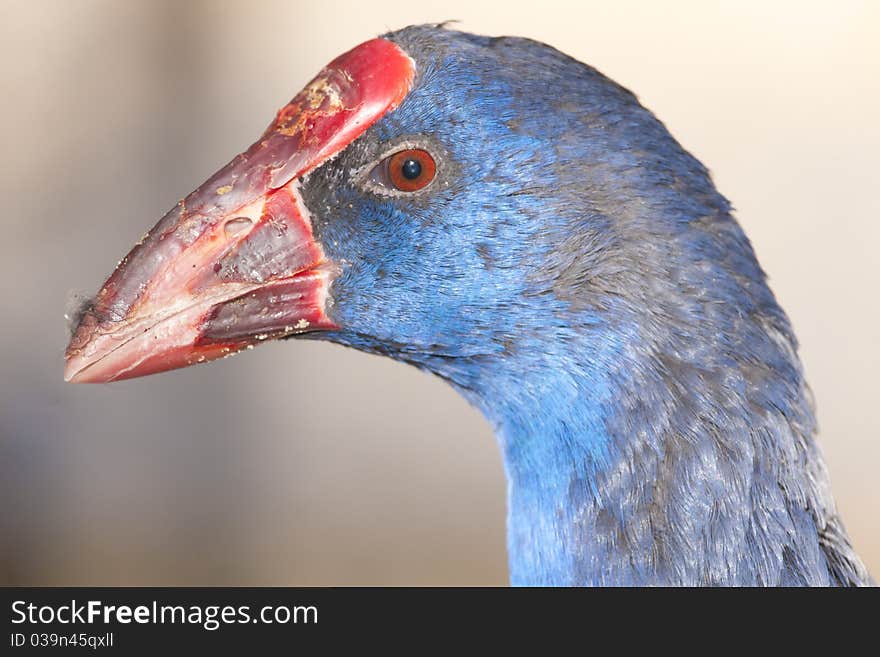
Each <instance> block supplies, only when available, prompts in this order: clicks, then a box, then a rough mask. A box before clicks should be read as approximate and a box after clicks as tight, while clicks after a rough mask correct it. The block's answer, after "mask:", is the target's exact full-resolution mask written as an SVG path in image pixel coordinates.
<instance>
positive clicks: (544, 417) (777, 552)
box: [435, 319, 833, 585]
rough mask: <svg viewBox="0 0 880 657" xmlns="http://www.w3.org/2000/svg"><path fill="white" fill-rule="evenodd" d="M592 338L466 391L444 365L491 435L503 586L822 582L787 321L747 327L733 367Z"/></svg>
mask: <svg viewBox="0 0 880 657" xmlns="http://www.w3.org/2000/svg"><path fill="white" fill-rule="evenodd" d="M603 330H605V329H604V328H602V327H598V326H593V327H592V333H590V332H589V331H583V330H581V331H580V332H579V334H580V335H582V336H586V339H584V340H582V341H579V342H578V341H574V342H573V341H572V340H570V339H564V337H563V336H555V337H554V339H550V340H547V341H546V342H545V344H544V346H543V348H542V349H535V350H532V351H531V354H532V356H531V357H529V358H524V357H522V356H520V357H519V358H510V357H509V358H506V359H499V363H503V365H499V367H498V368H497V369H494V370H493V367H492V366H491V365H488V364H487V363H486V362H485V361H484V362H483V363H481V366H480V368H479V371H480V375H479V377H476V378H473V377H472V378H470V379H469V380H468V379H466V378H465V377H461V376H458V374H459V373H456V372H454V371H451V370H450V369H449V368H450V367H451V366H450V365H449V364H448V361H447V363H446V365H445V366H444V367H445V368H446V374H447V375H449V377H448V378H450V379H451V380H452V381H453V383H454V384H455V385H456V386H457V387H458V388H459V389H460V390H461V391H462V392H463V393H464V394H465V396H466V397H468V398H470V399H471V401H473V402H474V403H475V404H476V405H478V406H479V407H480V408H481V409H482V410H483V412H484V414H485V415H486V416H487V418H488V419H489V420H490V421H491V422H492V423H493V425H494V426H495V429H496V433H497V436H498V439H499V443H500V446H501V450H502V453H503V458H504V464H505V470H506V475H507V481H508V550H509V559H510V570H511V581H512V583H513V584H517V585H600V584H601V585H645V584H690V585H694V584H707V583H709V584H780V583H787V584H795V583H800V584H805V583H806V584H827V582H828V577H829V575H828V568H827V565H826V557H825V554H824V553H823V551H822V547H821V545H820V542H819V540H818V535H819V533H820V532H819V530H818V529H817V519H818V520H819V521H821V522H824V521H823V520H821V519H822V518H823V517H828V516H830V515H831V514H833V503H832V502H831V500H830V497H829V496H828V493H827V489H825V487H824V486H825V472H824V469H823V466H822V462H821V458H820V457H819V454H818V452H817V450H816V447H815V444H814V443H813V441H812V433H813V429H814V425H813V416H812V409H811V406H810V403H809V401H808V393H807V391H806V387H805V384H804V382H803V378H802V374H801V368H800V365H799V363H798V361H797V357H796V355H795V351H794V348H793V346H792V343H791V342H790V334H788V333H787V331H788V328H787V324H785V323H783V324H782V325H780V326H779V327H774V326H773V325H772V322H765V321H764V320H761V319H756V320H754V325H753V326H750V327H748V328H742V329H741V330H743V331H745V336H744V337H745V338H746V339H747V344H748V353H743V354H742V356H743V358H742V359H741V360H740V359H738V358H737V359H730V358H726V359H721V358H716V359H712V358H707V357H706V353H707V352H711V351H712V350H716V351H717V345H715V344H714V343H713V342H712V341H710V340H709V339H708V338H706V344H702V345H701V344H697V343H696V341H698V340H699V338H696V337H694V338H693V341H692V342H690V343H688V344H687V345H686V346H687V349H685V348H684V347H685V344H684V343H682V344H675V345H673V344H671V343H665V344H659V343H654V344H651V343H650V342H648V341H646V340H643V339H641V338H642V337H643V336H640V335H639V334H638V327H637V326H636V325H633V327H632V330H631V331H628V330H627V329H626V324H625V322H621V323H618V324H617V325H616V326H615V327H614V336H613V338H612V336H609V335H604V336H600V335H598V334H597V333H596V332H597V331H603ZM512 364H513V365H512ZM435 371H436V369H435Z"/></svg>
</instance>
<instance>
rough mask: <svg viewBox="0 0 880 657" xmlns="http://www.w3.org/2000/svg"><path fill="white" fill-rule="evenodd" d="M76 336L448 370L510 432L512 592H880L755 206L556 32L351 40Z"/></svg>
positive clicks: (81, 350)
mask: <svg viewBox="0 0 880 657" xmlns="http://www.w3.org/2000/svg"><path fill="white" fill-rule="evenodd" d="M74 325H75V329H74V331H73V334H72V337H71V339H70V343H69V345H68V347H67V351H66V354H65V358H66V368H65V379H66V380H68V381H71V382H87V383H100V382H109V381H116V380H121V379H128V378H132V377H137V376H142V375H146V374H153V373H158V372H163V371H166V370H170V369H174V368H178V367H185V366H188V365H192V364H195V363H201V362H205V361H209V360H214V359H217V358H221V357H225V356H228V355H231V354H234V353H237V352H239V351H242V350H245V349H250V348H252V347H254V346H255V345H258V344H261V343H263V342H265V341H268V340H275V339H287V338H308V339H321V340H328V341H331V342H334V343H338V344H340V345H344V346H347V347H352V348H355V349H358V350H362V351H365V352H369V353H373V354H379V355H383V356H387V357H390V358H392V359H396V360H398V361H402V362H405V363H408V364H411V365H413V366H415V367H417V368H419V369H421V370H424V371H426V372H429V373H431V374H433V375H436V376H438V377H441V378H442V379H443V380H445V381H446V382H448V383H449V384H450V385H451V386H453V388H455V389H456V390H457V391H458V392H459V393H460V394H461V395H462V396H463V397H464V398H465V399H466V400H467V401H468V402H470V403H471V404H472V405H474V406H475V407H476V408H477V409H479V410H480V411H481V412H482V414H483V415H484V416H485V418H486V419H487V421H488V422H489V423H490V424H491V426H492V427H493V429H494V432H495V435H496V436H497V441H498V445H499V448H500V452H501V455H502V459H503V464H504V470H505V475H506V480H507V508H508V513H507V551H508V560H509V571H510V583H511V584H513V585H518V586H858V585H870V584H873V580H872V579H871V577H870V575H869V573H868V572H867V570H866V568H865V566H864V564H863V562H862V561H861V559H860V558H859V556H858V554H857V553H856V552H855V550H854V548H853V547H852V544H851V541H850V539H849V538H848V536H847V533H846V530H845V529H844V526H843V524H842V521H841V518H840V515H839V513H838V511H837V510H836V508H835V504H834V500H833V497H832V494H831V490H830V486H829V478H828V473H827V469H826V466H825V464H824V462H823V459H822V455H821V452H820V448H819V445H818V444H817V441H816V433H817V427H816V420H815V413H814V402H813V399H812V395H811V392H810V389H809V387H808V385H807V382H806V380H805V376H804V371H803V367H802V365H801V362H800V361H799V357H798V354H797V347H798V345H797V340H796V338H795V335H794V333H793V330H792V326H791V323H790V322H789V320H788V318H787V316H786V315H785V313H784V312H783V310H782V309H781V307H780V305H779V304H778V302H777V300H776V298H775V297H774V294H773V292H772V291H771V289H770V287H769V286H768V282H767V276H766V274H765V272H764V271H763V270H762V268H761V266H760V265H759V264H758V261H757V259H756V256H755V253H754V250H753V248H752V246H751V244H750V242H749V240H748V238H747V237H746V235H745V234H744V232H743V230H742V228H741V227H740V225H739V223H738V222H737V220H736V218H735V217H734V213H733V209H732V206H731V203H730V202H729V201H728V200H727V199H726V198H725V197H724V196H723V195H722V194H721V193H720V192H719V191H718V190H717V189H716V187H715V184H714V182H713V181H712V178H711V176H710V173H709V171H708V170H707V168H706V167H705V166H704V165H703V164H702V163H701V162H700V161H698V160H697V159H696V158H695V157H694V156H693V155H691V154H690V153H689V152H688V151H687V150H685V149H684V148H683V147H682V146H681V145H680V144H679V143H678V142H677V141H676V139H675V138H674V137H673V136H672V135H671V134H670V132H669V130H668V129H667V128H666V127H665V126H664V124H663V123H662V122H661V121H660V120H658V119H657V118H656V117H655V116H654V114H652V113H651V112H650V111H649V110H648V109H646V108H645V107H644V106H643V105H642V104H641V103H640V102H639V100H638V99H637V97H636V96H635V95H634V94H633V93H632V92H630V91H629V90H627V89H626V88H624V87H622V86H620V85H619V84H617V83H615V82H614V81H612V80H611V79H609V78H608V77H606V76H604V75H603V74H602V73H600V72H599V71H597V70H596V69H594V68H592V67H590V66H589V65H587V64H584V63H581V62H579V61H578V60H576V59H574V58H572V57H569V56H567V55H565V54H563V53H562V52H560V51H559V50H556V49H555V48H553V47H551V46H549V45H546V44H543V43H540V42H538V41H534V40H530V39H526V38H521V37H488V36H480V35H474V34H470V33H467V32H463V31H458V30H455V29H450V27H449V26H448V25H434V24H431V25H414V26H409V27H406V28H403V29H400V30H397V31H393V32H389V33H387V34H384V35H382V36H380V37H377V38H373V39H371V40H369V41H366V42H365V43H363V44H361V45H359V46H357V47H355V48H354V49H352V50H350V51H348V52H346V53H344V54H343V55H340V56H339V57H337V58H336V59H335V60H333V61H332V62H331V63H330V64H328V65H327V66H326V67H325V68H324V69H322V70H321V71H320V72H319V73H318V75H317V76H316V77H315V78H314V79H313V80H312V81H311V82H310V83H309V84H308V85H307V86H306V87H305V88H304V89H303V90H302V91H301V92H299V93H298V94H297V95H296V96H295V97H294V98H293V100H291V101H290V102H289V103H288V104H287V105H285V106H284V107H282V108H281V109H280V110H279V111H278V113H277V114H276V116H275V118H274V120H273V121H272V123H271V124H270V126H269V127H268V128H267V129H266V131H265V132H264V133H263V134H262V135H261V137H260V138H259V139H258V140H257V141H256V142H255V143H254V144H253V145H252V146H251V147H250V148H249V149H248V150H246V151H244V152H243V153H241V154H240V155H238V156H236V157H235V158H234V159H233V160H232V161H231V162H230V163H229V164H227V165H226V166H225V167H223V168H222V169H221V170H220V171H218V172H217V173H216V174H214V175H213V176H212V177H211V178H209V179H208V180H207V181H206V182H205V183H204V184H203V185H201V186H200V187H199V188H198V189H196V190H195V191H194V192H192V193H191V194H190V195H189V196H187V197H186V198H185V199H183V200H182V201H180V202H179V203H178V204H176V205H175V206H174V207H173V208H172V209H171V210H170V211H169V212H168V213H167V214H166V215H165V216H164V217H163V218H162V219H161V220H160V221H159V222H158V223H157V224H156V226H155V227H154V228H153V229H152V230H150V231H149V232H148V233H147V234H146V235H145V236H144V237H143V238H142V239H141V240H140V241H139V242H138V243H137V244H136V245H135V247H134V248H133V249H132V250H131V252H130V253H129V254H128V255H127V256H125V258H124V259H123V260H122V261H121V262H120V263H119V264H118V266H117V267H116V269H115V270H114V272H113V273H112V274H111V276H110V277H109V278H108V279H107V281H106V283H105V284H104V285H103V287H102V288H101V289H100V291H99V292H98V293H97V295H96V296H95V297H94V298H92V299H91V300H90V301H89V302H88V303H86V304H84V306H83V307H82V309H81V310H80V312H78V313H77V317H75V322H74Z"/></svg>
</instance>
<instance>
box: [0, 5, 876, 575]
mask: <svg viewBox="0 0 880 657" xmlns="http://www.w3.org/2000/svg"><path fill="white" fill-rule="evenodd" d="M445 19H460V20H461V21H462V22H461V25H460V27H461V28H462V29H466V30H470V31H475V32H483V33H490V34H496V35H500V34H515V35H523V36H529V37H533V38H536V39H540V40H543V41H546V42H549V43H551V44H553V45H555V46H557V47H558V48H560V49H562V50H563V51H565V52H568V53H569V54H571V55H573V56H575V57H577V58H579V59H582V60H584V61H586V62H588V63H590V64H592V65H594V66H596V67H598V68H599V69H600V70H602V71H603V72H605V73H606V74H608V75H610V76H611V77H613V78H615V79H616V80H618V81H619V82H621V83H622V84H624V85H626V86H627V87H630V88H631V89H633V90H634V91H636V92H637V93H638V94H639V96H640V98H641V99H642V101H643V102H644V103H645V104H646V105H647V106H648V107H650V108H651V109H653V110H654V111H655V112H656V113H657V114H658V115H659V116H660V117H661V119H663V120H664V121H665V122H666V123H667V125H668V126H669V127H670V128H671V130H672V132H673V133H674V134H675V135H676V136H677V137H678V138H679V139H680V140H681V141H682V143H683V144H684V145H685V147H686V148H688V149H690V150H691V151H693V152H694V153H695V154H696V155H697V156H698V157H700V158H701V159H702V160H703V161H704V162H705V163H706V164H707V165H708V166H709V167H710V169H712V171H713V173H714V176H715V179H716V181H717V183H718V185H719V187H720V189H721V191H722V192H723V193H724V194H726V195H727V196H728V197H729V198H730V199H732V201H733V202H734V204H735V205H736V207H737V208H738V216H739V218H740V220H741V221H742V223H743V224H744V225H745V228H746V230H747V232H748V233H749V235H750V236H751V238H752V240H753V242H754V244H755V247H756V249H757V252H758V255H759V257H760V259H761V262H762V264H763V265H764V267H765V269H766V270H767V271H768V272H769V273H770V276H771V281H772V285H773V288H774V290H775V292H776V293H777V295H778V296H779V297H780V299H781V301H782V304H783V306H784V307H785V308H786V310H787V311H788V313H789V314H790V316H791V317H792V320H793V322H794V325H795V328H796V330H797V332H798V335H799V337H800V340H801V342H802V349H801V353H802V356H803V359H804V361H805V363H806V368H807V373H808V375H809V380H810V382H811V384H812V386H813V389H814V391H815V394H816V398H817V400H818V406H819V419H820V423H821V427H822V434H821V441H822V445H823V447H824V450H825V454H826V456H827V459H828V463H829V467H830V469H831V473H832V481H833V484H834V489H835V492H836V497H837V502H838V505H839V506H840V508H841V510H842V513H843V516H844V519H845V521H846V524H847V527H848V528H849V532H850V534H851V535H852V538H853V540H854V542H855V544H856V547H857V548H858V549H859V551H860V552H861V554H862V555H863V557H864V558H865V560H866V561H867V563H868V565H869V567H870V568H871V569H872V570H873V573H874V575H875V576H878V575H880V513H878V509H880V486H878V485H877V484H876V481H877V474H878V473H880V440H878V438H880V410H878V407H877V393H878V391H880V389H878V378H877V377H878V374H877V373H878V371H880V303H878V288H880V266H878V256H877V253H878V249H877V245H878V241H880V164H878V154H880V121H878V117H880V3H878V2H876V1H875V0H865V1H851V2H841V1H835V2H830V1H829V2H809V1H805V0H799V1H791V2H779V1H777V2H767V1H766V0H757V1H752V2H743V1H739V2H728V3H720V2H705V0H694V1H687V2H668V3H658V2H650V1H648V0H645V1H643V2H636V1H619V0H615V1H614V2H610V1H609V0H600V1H597V2H592V1H590V2H586V1H581V2H572V3H554V2H549V1H547V0H544V1H542V2H539V3H535V2H523V3H519V4H518V3H512V2H507V1H504V2H497V3H488V2H487V3H475V2H473V1H467V2H459V1H453V0H443V1H440V2H433V1H431V2H428V1H423V0H419V1H412V0H403V1H394V2H390V1H383V0H375V1H374V2H364V1H359V2H335V1H331V0H322V1H321V2H298V1H293V0H283V1H265V0H263V1H261V0H257V1H253V0H252V1H249V2H246V1H242V2H194V1H193V2H173V1H168V2H159V1H156V2H134V1H126V2H121V1H117V2H114V1H61V0H59V1H57V2H46V1H43V2H37V1H33V0H23V1H12V2H10V0H2V2H0V83H2V90H3V104H2V106H0V137H2V172H0V199H2V204H3V207H5V211H4V212H3V213H2V215H0V228H2V239H0V291H2V298H0V302H2V311H0V312H2V322H0V468H2V470H0V497H2V501H3V503H2V507H0V532H2V535H0V583H17V584H169V585H170V584H503V583H505V582H506V581H507V566H506V555H505V548H504V516H505V508H504V482H503V473H502V468H501V461H500V457H499V455H498V452H497V449H496V446H495V443H494V438H493V436H492V434H491V431H490V429H489V427H488V426H487V425H486V424H485V423H484V422H483V420H482V418H481V417H480V416H479V415H478V413H477V412H476V411H474V410H473V409H471V408H469V407H468V405H467V404H466V403H465V402H464V401H463V400H461V399H459V398H458V397H457V396H456V394H455V393H453V392H452V390H451V389H449V388H447V387H446V386H445V384H443V383H441V382H440V381H439V380H436V379H433V378H431V377H429V376H427V375H424V374H421V373H419V372H417V371H416V370H414V369H410V368H407V367H405V366H403V365H399V364H396V363H393V362H391V361H389V360H383V359H380V358H377V357H370V356H366V355H363V354H360V353H357V352H354V351H349V350H345V349H343V348H341V347H337V346H332V345H327V344H318V343H285V344H271V345H267V346H265V347H262V348H260V349H257V350H255V351H253V352H251V353H248V354H247V355H245V356H242V357H239V358H234V359H231V360H229V361H224V362H220V363H213V364H210V365H207V366H201V367H196V368H192V369H189V370H183V371H178V372H172V373H169V374H164V375H161V376H157V377H151V378H146V379H140V380H135V381H130V382H124V383H120V384H114V385H112V386H72V385H66V384H64V383H62V379H61V372H62V354H63V349H64V346H65V343H66V329H65V322H64V318H63V315H64V311H65V299H66V298H67V296H68V293H69V292H70V291H74V290H81V291H85V292H88V293H91V292H94V291H95V290H96V289H97V288H98V286H99V284H100V283H101V282H102V280H103V279H104V277H105V276H106V275H107V274H108V273H109V272H110V271H111V269H112V268H113V266H114V265H115V263H116V261H117V259H118V258H119V257H121V256H122V255H123V254H124V253H125V252H126V251H127V250H128V249H129V247H130V246H131V245H132V244H133V242H134V241H135V240H136V239H137V238H138V237H139V236H140V235H141V234H142V233H143V232H144V231H145V230H146V229H147V228H149V227H150V226H152V224H153V223H154V222H155V221H156V220H157V219H158V218H159V217H160V216H161V215H162V214H163V213H164V211H165V210H167V209H168V208H169V207H170V206H171V205H172V204H173V203H174V202H176V201H177V199H179V198H180V197H182V196H183V195H185V194H186V193H187V192H189V191H190V190H191V189H192V188H194V187H195V186H196V185H197V184H199V183H200V182H202V180H203V179H205V178H206V177H207V176H208V175H209V174H211V173H213V172H214V171H215V170H216V169H217V168H218V167H219V166H220V165H222V164H224V163H225V162H226V161H227V160H228V159H229V158H230V157H232V156H233V155H234V154H235V153H237V152H239V151H240V150H242V149H243V148H244V147H246V146H247V145H248V144H250V143H251V142H252V141H253V140H254V139H255V138H256V137H257V136H258V134H259V133H260V132H261V131H262V129H263V128H264V127H265V126H266V125H267V124H268V122H269V120H270V119H271V117H272V115H273V112H274V111H275V109H276V108H277V107H279V106H280V105H282V104H283V103H285V102H287V100H288V99H289V98H290V97H291V96H293V94H294V93H295V92H296V91H298V90H299V89H300V87H301V86H302V85H303V84H304V83H305V82H306V81H307V80H308V79H309V78H310V77H311V76H312V75H313V74H314V73H316V72H317V71H318V69H319V68H320V67H321V66H323V65H324V64H325V63H326V62H328V61H329V60H330V59H332V58H333V57H335V56H336V55H337V54H339V53H341V52H342V51H344V50H347V49H348V48H350V47H351V46H353V45H355V44H357V43H359V42H361V41H364V40H366V39H367V38H370V37H372V36H374V35H376V34H378V33H381V32H384V31H385V30H387V29H390V28H398V27H402V26H405V25H407V24H409V23H414V22H429V21H430V22H436V21H441V20H445ZM304 380H306V381H309V382H310V385H309V386H308V387H307V388H305V389H304V388H302V387H301V386H300V385H299V384H298V382H302V381H304Z"/></svg>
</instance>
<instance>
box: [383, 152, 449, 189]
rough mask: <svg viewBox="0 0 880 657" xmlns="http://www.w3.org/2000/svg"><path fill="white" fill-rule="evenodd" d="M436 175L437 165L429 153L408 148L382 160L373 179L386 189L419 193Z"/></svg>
mask: <svg viewBox="0 0 880 657" xmlns="http://www.w3.org/2000/svg"><path fill="white" fill-rule="evenodd" d="M436 173H437V163H436V162H434V158H433V157H431V154H430V153H429V152H428V151H425V150H422V149H420V148H408V149H406V150H403V151H399V152H397V153H394V155H389V156H388V157H386V158H385V159H384V160H382V161H381V162H380V163H379V164H378V165H376V168H375V169H373V172H372V175H371V178H372V179H373V181H374V182H376V183H379V184H380V185H382V186H383V187H386V188H390V189H396V190H399V191H401V192H417V191H418V190H420V189H424V188H425V187H427V186H428V183H430V182H431V181H432V180H433V179H434V176H435V175H436Z"/></svg>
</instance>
